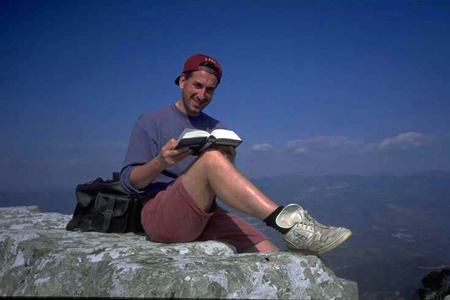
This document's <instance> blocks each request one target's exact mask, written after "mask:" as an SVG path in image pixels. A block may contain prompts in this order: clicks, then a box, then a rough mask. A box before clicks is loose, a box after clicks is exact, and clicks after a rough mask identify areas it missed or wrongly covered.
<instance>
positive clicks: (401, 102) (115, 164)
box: [0, 0, 450, 189]
mask: <svg viewBox="0 0 450 300" xmlns="http://www.w3.org/2000/svg"><path fill="white" fill-rule="evenodd" d="M0 6H1V9H0V32H1V35H0V38H1V42H0V101H1V107H2V109H1V112H0V114H1V118H0V133H1V137H2V140H1V147H0V168H1V170H2V172H1V177H0V189H35V188H38V187H40V188H58V187H74V186H75V185H76V184H78V183H82V182H86V181H90V180H92V179H95V178H97V177H103V178H109V177H110V174H111V172H113V171H118V170H120V168H121V165H122V162H123V158H124V156H125V152H126V148H127V144H128V139H129V135H130V131H131V128H132V126H133V124H134V122H135V121H136V119H137V117H138V116H139V115H140V114H141V113H143V112H144V111H146V110H148V109H154V108H157V107H160V106H162V105H167V104H170V103H173V102H175V101H176V100H177V99H178V97H179V95H180V90H179V89H178V87H177V86H176V85H175V84H174V83H173V80H174V79H175V77H176V76H178V75H179V73H180V72H181V69H182V66H183V63H184V61H185V59H186V58H187V57H188V56H190V55H192V54H194V53H205V54H209V55H211V56H213V57H215V58H216V59H217V60H219V62H220V63H221V64H222V66H223V69H224V75H223V79H222V81H221V84H220V86H219V88H218V89H217V91H216V93H215V96H214V99H213V102H212V103H211V105H210V106H209V107H208V108H207V109H206V110H205V112H206V113H208V114H210V115H212V116H214V117H216V118H218V119H220V120H222V121H223V122H225V123H226V124H227V126H228V127H229V128H230V129H233V130H235V131H236V132H237V133H238V134H239V135H240V136H241V137H242V138H243V140H244V143H243V144H242V145H241V146H239V148H238V158H237V166H238V167H239V168H240V169H241V170H242V172H243V173H244V174H245V175H247V176H249V177H261V176H271V175H280V174H302V175H322V174H332V173H345V174H374V173H384V172H389V173H393V174H397V175H404V174H408V173H412V172H416V171H422V170H428V169H441V170H447V171H450V155H449V153H450V128H449V115H450V105H449V103H450V96H449V95H450V84H449V83H448V82H449V81H450V67H449V66H450V58H449V57H450V56H449V54H448V53H450V39H449V38H448V36H449V32H450V2H447V1H439V2H438V1H257V0H254V1H140V0H127V1H125V0H123V1H121V0H115V1H106V0H105V1H94V0H90V1H63V0H58V1H41V0H31V1H23V0H13V1H6V0H3V1H1V3H0Z"/></svg>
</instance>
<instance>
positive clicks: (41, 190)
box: [0, 169, 450, 207]
mask: <svg viewBox="0 0 450 300" xmlns="http://www.w3.org/2000/svg"><path fill="white" fill-rule="evenodd" d="M430 174H431V175H437V176H440V175H443V174H444V176H446V177H445V178H446V179H450V172H449V171H444V170H437V169H436V170H424V171H419V172H413V173H409V174H404V175H395V174H393V173H373V174H362V175H361V174H345V173H329V174H322V175H301V174H280V175H274V176H260V177H251V178H248V179H249V180H250V181H260V180H266V179H277V178H282V177H298V178H302V179H311V178H324V177H359V178H365V179H370V178H377V177H391V178H395V179H408V178H410V177H415V176H418V175H422V176H423V175H425V176H429V175H430ZM96 178H97V177H96ZM96 178H92V179H91V180H89V181H93V180H95V179H96ZM102 179H103V180H107V179H112V178H102ZM89 181H86V182H78V183H76V184H75V185H74V186H57V187H41V188H40V187H37V188H28V189H24V188H21V189H11V188H8V189H3V188H0V193H8V194H21V193H24V194H28V193H33V192H35V193H47V192H48V193H52V192H67V191H68V190H69V189H71V190H73V192H74V194H73V196H74V197H75V189H76V185H78V184H84V183H87V182H89ZM2 205H3V204H2V203H1V199H0V207H2ZM19 206H20V205H19Z"/></svg>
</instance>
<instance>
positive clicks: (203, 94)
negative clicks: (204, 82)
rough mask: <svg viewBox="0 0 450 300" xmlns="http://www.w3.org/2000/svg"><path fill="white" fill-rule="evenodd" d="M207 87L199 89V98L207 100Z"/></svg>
mask: <svg viewBox="0 0 450 300" xmlns="http://www.w3.org/2000/svg"><path fill="white" fill-rule="evenodd" d="M205 95H206V89H199V90H198V93H197V98H198V100H205Z"/></svg>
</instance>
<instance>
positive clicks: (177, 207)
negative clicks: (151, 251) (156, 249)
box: [141, 177, 217, 243]
mask: <svg viewBox="0 0 450 300" xmlns="http://www.w3.org/2000/svg"><path fill="white" fill-rule="evenodd" d="M216 210H217V207H216V205H215V203H214V205H213V206H212V209H211V211H210V212H204V211H203V210H202V209H201V208H200V207H199V206H198V205H197V203H196V202H195V201H194V199H192V197H191V196H190V195H189V194H188V193H187V191H186V189H185V188H184V186H183V183H182V177H180V178H178V179H177V180H175V182H173V183H172V184H171V185H170V186H169V187H168V188H167V189H166V190H165V191H162V192H159V193H158V195H156V197H155V198H154V199H152V200H150V201H148V202H147V203H145V205H144V207H143V209H142V212H141V220H142V225H143V227H144V230H145V232H146V233H147V235H148V236H149V237H150V238H151V239H152V240H153V241H155V242H162V243H182V242H190V241H194V240H195V239H197V237H198V236H199V235H200V234H201V233H202V232H203V230H204V228H205V226H206V224H207V223H208V221H209V219H210V218H211V216H212V215H213V213H214V212H215V211H216Z"/></svg>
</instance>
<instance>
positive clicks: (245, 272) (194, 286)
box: [0, 206, 358, 300]
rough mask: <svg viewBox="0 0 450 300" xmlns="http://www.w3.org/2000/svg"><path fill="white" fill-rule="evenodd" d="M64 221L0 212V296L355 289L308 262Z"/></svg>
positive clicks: (31, 212)
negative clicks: (83, 228) (70, 226)
mask: <svg viewBox="0 0 450 300" xmlns="http://www.w3.org/2000/svg"><path fill="white" fill-rule="evenodd" d="M70 218H71V216H70V215H62V214H58V213H42V212H40V211H39V210H38V207H36V206H28V207H8V208H0V266H1V269H0V296H6V297H7V296H41V297H42V296H45V297H164V298H264V299H267V298H270V299H294V298H295V299H336V300H337V299H358V290H357V285H356V283H355V282H351V281H347V280H344V279H340V278H337V277H336V276H335V275H334V273H333V272H332V271H331V270H329V269H328V268H327V267H326V266H325V265H324V264H323V263H322V261H321V260H320V259H319V258H317V257H316V256H298V255H295V254H291V253H286V252H281V253H256V254H235V249H234V248H233V247H232V246H230V245H227V244H225V243H222V242H216V241H208V242H193V243H185V244H160V243H154V242H151V241H150V240H149V239H148V238H146V236H143V235H135V234H133V233H127V234H103V233H94V232H87V233H81V232H68V231H66V230H65V229H64V228H65V226H66V224H67V222H68V221H69V220H70Z"/></svg>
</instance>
